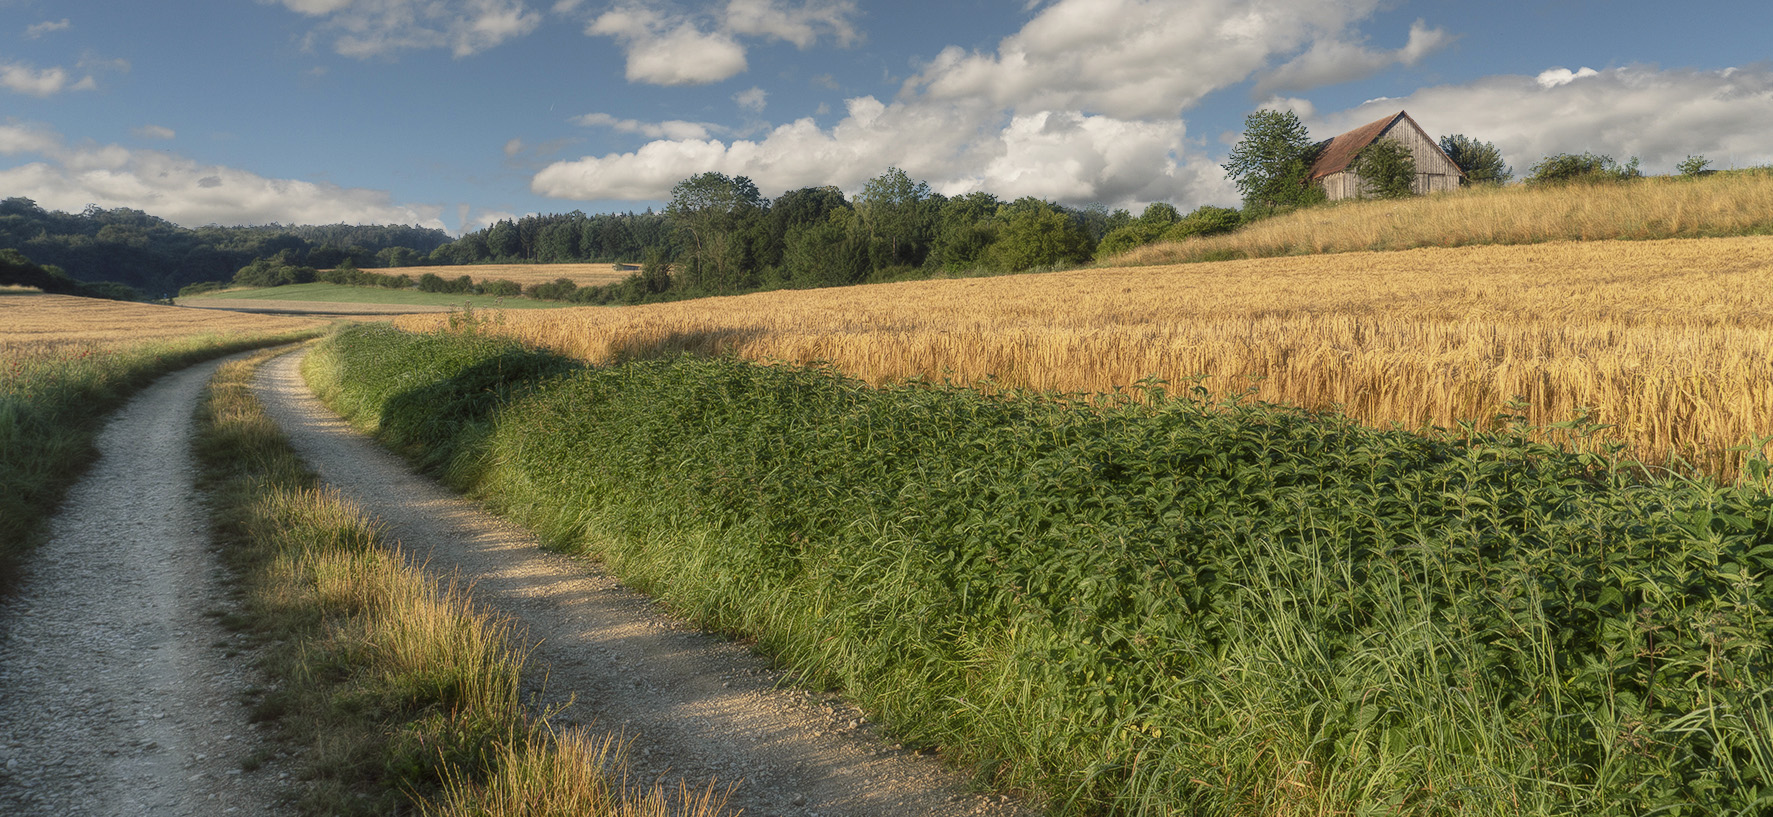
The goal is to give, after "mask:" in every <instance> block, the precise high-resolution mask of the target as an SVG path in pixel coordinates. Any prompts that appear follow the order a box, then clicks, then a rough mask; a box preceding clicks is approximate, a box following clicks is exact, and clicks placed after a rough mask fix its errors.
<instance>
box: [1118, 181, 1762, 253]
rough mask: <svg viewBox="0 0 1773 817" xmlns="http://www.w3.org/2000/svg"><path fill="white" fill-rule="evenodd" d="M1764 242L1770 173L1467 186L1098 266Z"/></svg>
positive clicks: (1329, 209)
mask: <svg viewBox="0 0 1773 817" xmlns="http://www.w3.org/2000/svg"><path fill="white" fill-rule="evenodd" d="M1764 233H1773V173H1762V172H1742V173H1727V174H1716V175H1713V176H1708V177H1705V178H1700V179H1688V178H1680V177H1666V176H1665V177H1656V178H1646V179H1640V180H1637V181H1633V182H1629V183H1622V184H1595V185H1574V186H1569V187H1556V186H1554V187H1527V186H1525V185H1511V186H1507V187H1475V188H1467V189H1464V190H1460V191H1458V192H1454V193H1446V194H1442V195H1436V196H1429V197H1424V198H1416V199H1405V200H1402V201H1350V202H1344V203H1340V204H1336V205H1331V206H1324V207H1313V208H1309V209H1305V210H1299V211H1296V212H1293V213H1289V214H1287V215H1285V216H1280V217H1278V218H1272V219H1268V220H1266V221H1260V222H1257V223H1255V224H1252V225H1250V226H1248V227H1245V228H1244V229H1241V230H1238V231H1237V232H1235V233H1230V234H1227V235H1220V236H1212V237H1208V238H1196V239H1190V240H1188V241H1183V242H1166V243H1162V244H1153V245H1148V246H1145V247H1141V248H1139V249H1136V250H1133V251H1132V252H1128V253H1126V254H1124V255H1121V256H1117V257H1115V258H1113V259H1109V260H1108V261H1107V263H1108V264H1113V265H1136V264H1174V263H1179V262H1184V261H1199V260H1214V259H1223V258H1272V257H1276V256H1285V255H1303V254H1307V253H1342V252H1358V251H1363V250H1403V249H1412V248H1416V247H1462V246H1470V245H1474V244H1534V243H1540V242H1546V241H1595V240H1603V239H1660V238H1704V237H1711V236H1733V235H1745V234H1764Z"/></svg>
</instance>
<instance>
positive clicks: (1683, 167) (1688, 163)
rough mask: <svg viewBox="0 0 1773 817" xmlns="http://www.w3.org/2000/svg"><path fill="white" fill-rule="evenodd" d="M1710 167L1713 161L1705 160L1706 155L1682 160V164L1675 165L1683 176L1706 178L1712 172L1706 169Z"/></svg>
mask: <svg viewBox="0 0 1773 817" xmlns="http://www.w3.org/2000/svg"><path fill="white" fill-rule="evenodd" d="M1709 166H1711V160H1710V159H1707V158H1705V156H1704V154H1699V155H1694V156H1688V157H1687V158H1685V159H1683V160H1681V163H1680V164H1678V165H1675V170H1678V171H1680V173H1681V175H1682V176H1689V177H1691V176H1704V175H1706V174H1708V173H1711V172H1712V171H1710V170H1707V169H1706V168H1707V167H1709Z"/></svg>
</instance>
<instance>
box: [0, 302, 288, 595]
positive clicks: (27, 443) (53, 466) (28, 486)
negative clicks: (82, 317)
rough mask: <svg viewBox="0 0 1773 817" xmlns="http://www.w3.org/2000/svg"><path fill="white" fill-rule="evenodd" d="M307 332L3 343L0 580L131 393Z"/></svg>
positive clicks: (38, 535) (1, 583) (7, 580)
mask: <svg viewBox="0 0 1773 817" xmlns="http://www.w3.org/2000/svg"><path fill="white" fill-rule="evenodd" d="M315 334H317V332H295V333H285V334H279V335H274V336H262V335H261V336H255V337H246V338H242V337H239V336H232V337H221V336H213V335H204V336H197V337H188V338H181V339H177V340H169V341H156V342H152V343H144V344H140V345H134V346H123V347H117V346H114V345H105V346H100V345H97V344H44V345H42V346H37V347H34V346H28V345H18V346H14V347H11V348H9V349H7V352H8V354H7V356H6V359H5V360H3V361H0V588H5V587H7V586H10V585H11V584H13V583H14V582H15V581H16V580H17V578H18V568H19V566H20V564H21V563H22V561H23V559H24V557H25V555H26V554H27V553H29V552H30V550H31V548H33V547H35V546H36V545H37V544H40V543H41V540H42V537H43V535H44V531H45V527H46V523H47V522H48V520H49V517H50V516H51V515H53V514H54V513H55V509H56V506H57V505H59V504H60V503H61V500H62V497H63V496H65V495H66V494H67V492H68V489H69V488H71V487H73V485H74V482H75V481H76V480H78V479H79V478H80V475H81V474H82V473H84V472H85V470H86V468H87V466H88V465H90V464H91V463H92V461H93V459H94V458H95V457H97V455H98V452H97V450H96V449H94V448H93V440H94V439H95V438H96V437H97V436H98V432H99V431H100V430H101V429H102V428H103V427H104V424H105V420H106V418H107V417H109V416H110V414H111V412H112V411H115V410H116V409H117V408H118V407H120V406H122V405H123V403H124V401H126V400H128V399H129V397H130V396H131V395H133V394H135V393H136V392H137V391H140V390H141V389H142V388H143V387H145V386H147V385H148V384H149V383H151V382H153V380H154V379H155V378H157V377H159V376H160V375H163V374H166V373H167V372H171V371H175V370H177V369H181V368H184V367H185V366H188V365H190V364H192V363H195V362H197V361H199V360H207V359H210V358H214V357H219V356H222V355H226V354H231V353H233V352H237V351H241V350H244V349H252V348H257V347H261V346H268V345H273V344H278V343H287V342H289V341H291V340H296V339H299V338H303V337H313V336H314V335H315Z"/></svg>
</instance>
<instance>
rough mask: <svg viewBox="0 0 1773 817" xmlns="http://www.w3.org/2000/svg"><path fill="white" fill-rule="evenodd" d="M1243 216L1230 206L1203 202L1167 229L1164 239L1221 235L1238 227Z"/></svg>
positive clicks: (1173, 239) (1174, 239) (1179, 239)
mask: <svg viewBox="0 0 1773 817" xmlns="http://www.w3.org/2000/svg"><path fill="white" fill-rule="evenodd" d="M1242 220H1243V219H1242V216H1240V215H1239V214H1238V212H1237V211H1236V210H1233V209H1231V208H1230V207H1215V206H1213V205H1211V204H1203V205H1201V206H1199V207H1196V208H1194V212H1192V213H1189V214H1188V215H1186V216H1183V217H1182V220H1181V221H1178V222H1176V223H1175V224H1173V225H1171V226H1170V229H1168V230H1165V231H1164V234H1163V240H1165V241H1181V240H1182V239H1184V238H1189V237H1192V236H1197V235H1201V236H1205V235H1219V234H1220V233H1229V232H1231V231H1232V230H1235V229H1237V225H1238V224H1240V223H1242Z"/></svg>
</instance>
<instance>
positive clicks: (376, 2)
mask: <svg viewBox="0 0 1773 817" xmlns="http://www.w3.org/2000/svg"><path fill="white" fill-rule="evenodd" d="M261 1H263V0H261ZM275 2H277V3H279V4H281V5H283V6H284V7H286V8H288V9H289V10H290V11H294V12H296V13H298V14H304V15H307V16H310V17H317V18H321V23H320V28H319V29H317V30H316V31H315V32H314V34H312V35H310V38H311V39H315V38H319V37H321V36H322V35H329V36H331V37H332V47H333V50H334V51H336V52H338V53H339V54H342V55H344V56H347V57H357V58H367V57H376V56H387V55H391V54H394V53H397V52H400V51H404V50H415V49H427V48H448V49H450V51H451V53H453V54H455V55H456V56H457V57H466V56H469V55H472V54H477V53H479V52H481V51H485V50H487V49H489V48H493V47H495V46H497V45H499V44H501V43H504V42H506V41H507V40H511V39H514V38H517V37H522V36H524V35H526V34H528V33H530V32H532V31H534V30H536V27H537V26H540V25H541V24H542V15H541V14H540V13H539V12H536V11H533V10H531V9H530V8H529V6H528V5H527V4H525V3H524V2H523V0H275Z"/></svg>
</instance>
